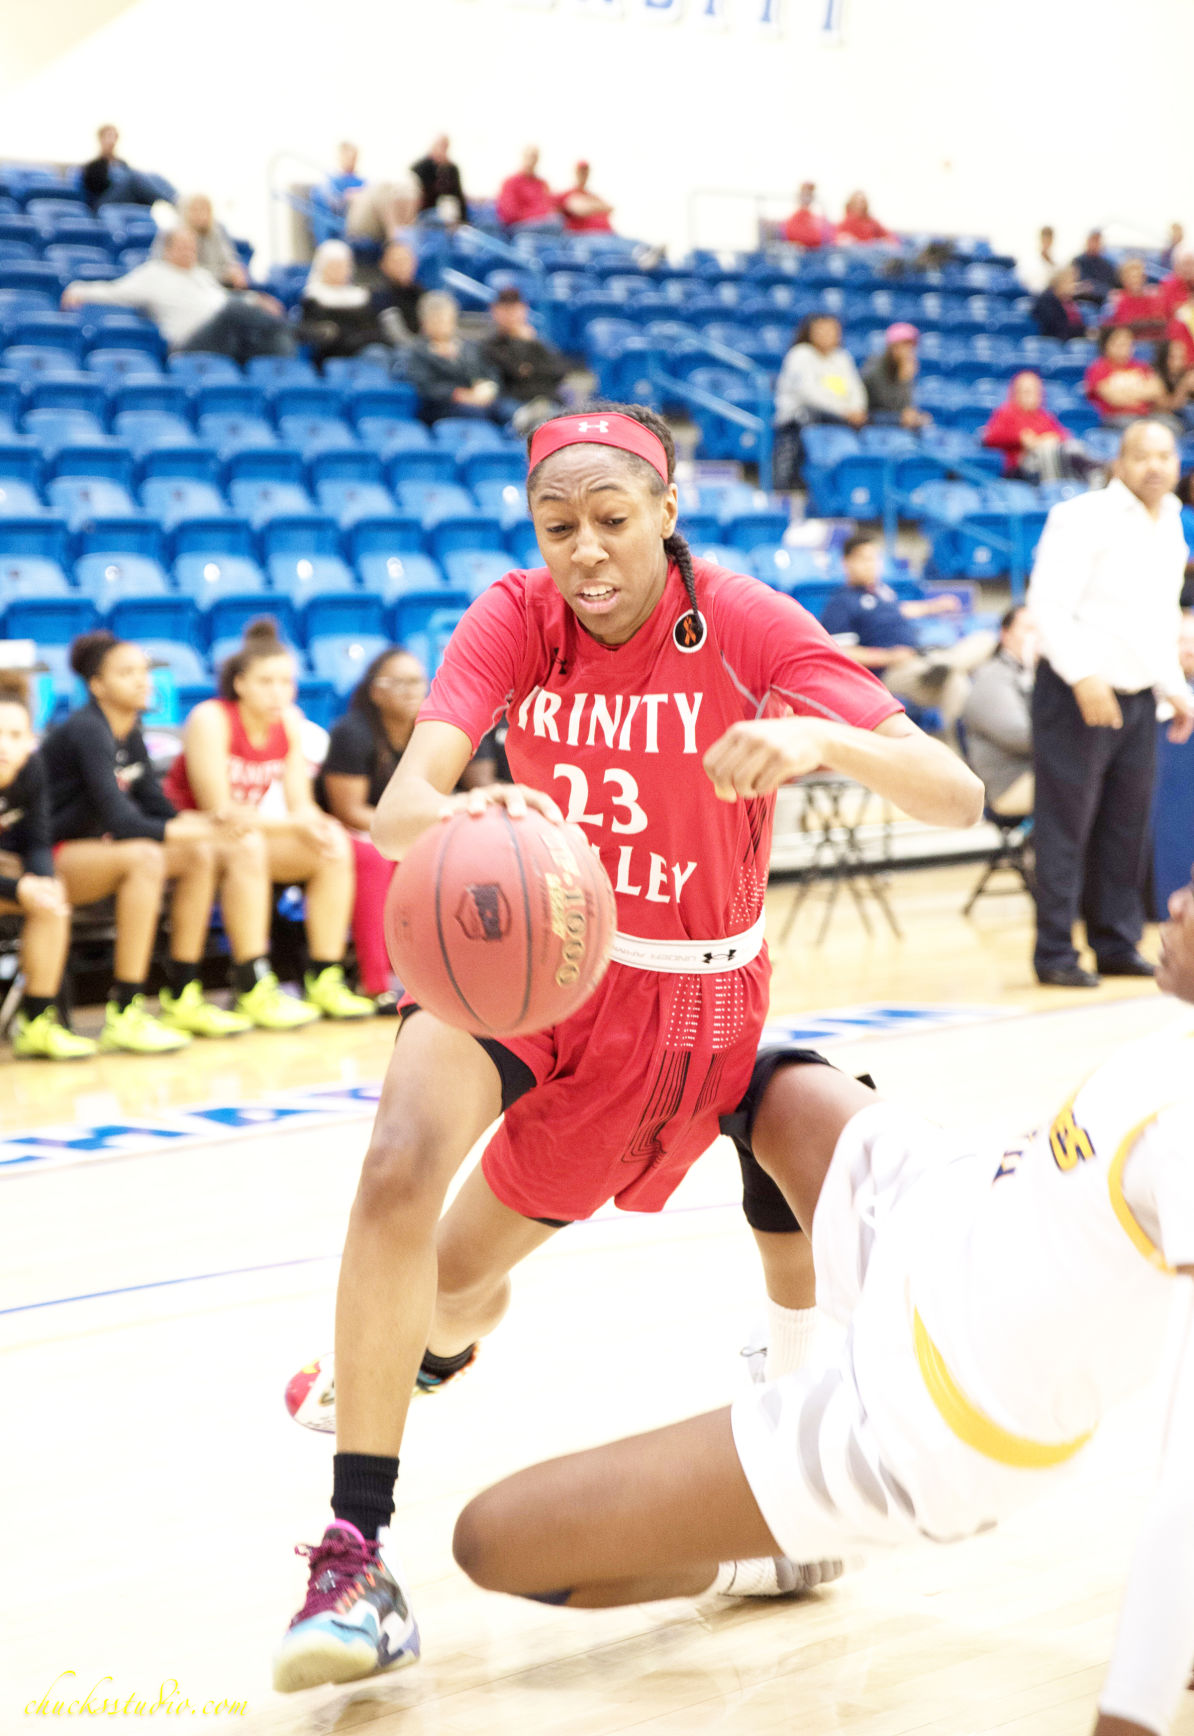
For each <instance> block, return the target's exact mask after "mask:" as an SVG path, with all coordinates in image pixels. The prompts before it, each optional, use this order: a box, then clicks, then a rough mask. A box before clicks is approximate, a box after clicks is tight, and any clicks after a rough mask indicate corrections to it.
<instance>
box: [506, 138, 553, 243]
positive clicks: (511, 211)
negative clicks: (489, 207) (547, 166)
mask: <svg viewBox="0 0 1194 1736" xmlns="http://www.w3.org/2000/svg"><path fill="white" fill-rule="evenodd" d="M538 166H539V152H538V150H537V149H536V147H535V146H534V145H530V146H528V147H527V149H526V150H525V151H524V152H523V154H522V168H521V169H520V170H519V171H518V173H517V174H516V175H509V176H507V178H506V179H505V180H504V181H503V182H502V185H501V189H500V191H499V193H498V196H497V214H498V221H499V222H500V223H505V224H506V225H507V226H508V227H509V226H510V225H513V224H515V223H542V222H544V221H545V219H547V218H548V217H554V216H555V215H556V211H557V206H556V198H555V194H554V193H553V192H552V190H551V188H550V187H549V186H548V185H547V182H546V181H544V180H543V179H542V178H541V176H539V175H537V174H536V173H535V170H536V169H537V168H538Z"/></svg>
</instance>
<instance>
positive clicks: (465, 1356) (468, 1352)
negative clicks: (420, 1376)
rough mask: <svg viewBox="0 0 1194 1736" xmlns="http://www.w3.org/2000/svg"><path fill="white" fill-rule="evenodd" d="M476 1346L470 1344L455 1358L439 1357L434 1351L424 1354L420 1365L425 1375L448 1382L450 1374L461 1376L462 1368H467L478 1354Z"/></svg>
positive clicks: (426, 1351)
mask: <svg viewBox="0 0 1194 1736" xmlns="http://www.w3.org/2000/svg"><path fill="white" fill-rule="evenodd" d="M476 1349H477V1347H476V1345H475V1344H468V1345H466V1346H465V1348H464V1349H463V1350H460V1351H457V1353H456V1355H455V1356H437V1355H436V1354H435V1352H434V1351H433V1350H425V1351H424V1352H423V1360H422V1362H421V1363H420V1364H419V1367H420V1368H421V1369H422V1371H423V1373H424V1374H433V1375H435V1377H436V1379H437V1380H447V1378H448V1376H449V1375H450V1374H459V1373H460V1371H461V1369H462V1368H467V1367H468V1365H469V1363H470V1362H471V1361H472V1360H473V1357H474V1355H475V1354H476Z"/></svg>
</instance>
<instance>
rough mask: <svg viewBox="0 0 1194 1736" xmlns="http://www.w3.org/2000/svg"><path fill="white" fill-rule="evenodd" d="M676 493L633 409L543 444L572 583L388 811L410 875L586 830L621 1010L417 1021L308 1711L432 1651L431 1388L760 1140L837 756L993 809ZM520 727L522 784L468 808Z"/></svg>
mask: <svg viewBox="0 0 1194 1736" xmlns="http://www.w3.org/2000/svg"><path fill="white" fill-rule="evenodd" d="M674 473H675V455H674V450H673V447H672V442H671V436H670V433H669V431H668V429H667V427H666V424H665V423H663V422H662V421H661V420H660V419H659V418H658V417H656V416H655V415H654V414H653V413H652V412H650V411H647V410H643V409H641V408H639V407H637V406H630V407H626V408H619V407H617V406H613V407H605V408H597V409H593V410H588V411H582V412H580V413H579V414H576V415H570V416H563V417H557V418H555V419H554V420H552V421H550V422H547V423H544V424H543V426H542V427H540V428H539V429H538V430H537V431H536V432H535V434H534V435H533V437H532V439H531V443H530V473H529V477H528V499H529V502H530V507H531V512H532V515H533V518H534V523H535V530H536V534H537V537H538V541H539V546H540V549H541V551H542V553H543V556H544V559H545V561H546V567H545V568H540V569H538V570H535V571H531V572H514V573H509V574H507V575H506V577H505V578H503V579H501V580H499V581H498V582H497V583H496V584H494V585H492V586H491V587H490V588H489V590H487V591H486V592H485V593H484V595H483V596H482V597H480V598H479V599H478V600H477V601H476V602H475V603H474V604H473V605H472V607H471V608H470V609H469V610H468V612H467V614H466V615H465V616H464V618H463V620H462V621H461V623H460V625H459V627H458V628H457V630H456V632H455V634H454V635H453V637H452V640H451V642H450V644H449V646H448V649H447V652H446V655H445V658H444V662H443V666H442V668H441V670H440V672H439V674H438V675H437V677H436V679H435V682H434V684H433V686H432V689H431V693H430V696H429V698H428V700H427V702H426V704H425V705H424V706H423V708H422V710H421V712H420V715H419V722H418V723H417V725H416V727H415V730H414V733H413V734H412V736H411V740H410V744H409V746H408V747H407V749H406V752H405V753H404V755H403V757H402V762H401V764H400V765H399V767H398V769H397V771H396V772H395V775H394V777H393V779H392V781H391V783H390V785H389V787H388V788H387V790H386V792H385V794H384V796H383V797H382V800H381V802H380V804H379V808H378V813H377V816H376V819H375V822H374V828H373V836H374V841H375V842H376V843H377V845H378V847H379V848H380V849H381V850H382V851H383V852H384V853H385V854H387V855H390V856H394V857H401V856H402V855H403V853H404V852H405V851H406V850H408V849H409V848H410V846H411V845H412V844H413V842H414V841H415V839H416V838H417V837H418V836H419V835H420V833H422V832H423V831H425V830H426V828H427V827H429V826H432V825H434V824H435V823H436V822H437V820H439V819H440V818H441V817H442V816H443V815H445V814H447V813H451V812H454V811H457V810H458V809H460V808H461V807H464V808H466V809H467V808H470V807H471V808H472V809H473V811H480V810H481V808H482V807H483V805H484V804H485V803H486V802H491V801H499V802H504V803H505V804H506V806H507V807H508V808H509V809H510V811H511V813H512V814H518V813H519V812H521V811H524V810H525V808H527V807H531V808H536V809H538V810H539V811H540V812H542V813H544V814H547V815H548V816H549V817H553V818H558V817H559V816H560V812H561V810H563V811H564V812H565V814H566V817H567V818H568V819H569V820H572V821H575V822H577V823H579V824H580V825H581V826H582V827H583V828H584V829H585V831H586V832H587V834H588V836H589V838H590V840H591V841H592V843H593V844H594V845H595V846H596V848H597V849H598V850H599V852H600V854H601V859H602V861H603V863H604V865H605V867H606V869H607V871H608V873H609V877H610V880H611V882H612V884H613V887H614V892H615V895H616V898H617V905H618V933H617V935H616V937H615V944H614V950H613V963H612V964H611V965H610V968H609V970H608V972H607V974H606V976H605V978H604V980H603V982H602V984H601V986H600V987H599V988H598V990H597V992H596V993H595V994H594V995H593V997H592V998H591V999H590V1000H589V1001H588V1002H587V1003H586V1005H585V1006H583V1007H582V1008H581V1009H580V1011H579V1012H578V1013H577V1014H575V1015H574V1016H573V1017H572V1018H570V1019H568V1020H567V1021H565V1022H564V1023H563V1024H561V1025H559V1026H556V1027H555V1028H554V1029H552V1030H549V1031H543V1032H540V1033H538V1034H537V1035H535V1036H531V1037H520V1038H508V1039H506V1040H505V1041H504V1042H495V1041H492V1040H488V1039H474V1038H472V1037H470V1036H467V1035H465V1034H464V1033H462V1032H460V1031H457V1030H455V1029H452V1028H451V1027H449V1026H446V1025H444V1024H442V1023H441V1022H439V1021H438V1020H437V1019H435V1018H433V1017H432V1016H431V1015H430V1014H429V1013H427V1012H425V1011H421V1010H410V1011H409V1012H408V1015H407V1017H406V1018H405V1020H404V1023H403V1025H402V1028H401V1030H400V1033H399V1038H398V1042H397V1044H396V1046H395V1050H394V1055H393V1059H392V1061H391V1063H390V1066H389V1069H388V1072H387V1075H386V1080H385V1085H384V1088H383V1091H382V1097H381V1102H380V1104H379V1106H378V1113H377V1119H376V1121H375V1124H374V1129H373V1135H372V1138H371V1141H370V1146H369V1151H368V1153H367V1155H366V1159H365V1164H364V1169H363V1172H362V1175H361V1181H360V1185H359V1189H358V1192H357V1197H356V1201H355V1203H354V1206H353V1210H352V1215H351V1218H350V1222H349V1228H348V1237H347V1242H346V1245H345V1250H344V1257H343V1262H342V1266H341V1274H340V1288H339V1295H338V1298H337V1308H336V1361H335V1399H336V1429H337V1452H336V1456H335V1462H334V1483H333V1496H332V1510H333V1513H334V1515H335V1518H334V1520H333V1522H332V1524H331V1525H329V1526H328V1528H327V1531H326V1533H325V1535H324V1537H323V1540H322V1541H321V1542H320V1543H319V1544H318V1545H316V1546H314V1547H312V1548H310V1549H309V1550H308V1551H307V1553H308V1554H309V1555H310V1558H311V1566H310V1583H309V1588H308V1593H307V1599H306V1601H305V1603H304V1604H303V1606H302V1608H301V1609H300V1610H299V1612H298V1614H297V1615H296V1616H295V1618H294V1621H293V1622H292V1624H291V1627H290V1629H289V1632H288V1633H287V1635H286V1637H285V1639H284V1640H283V1643H282V1647H281V1649H280V1651H279V1653H278V1657H277V1659H276V1663H275V1675H274V1680H275V1686H276V1687H277V1688H279V1689H280V1690H283V1691H286V1690H290V1689H295V1688H302V1687H309V1686H313V1685H315V1684H316V1683H319V1682H326V1681H347V1680H352V1679H355V1678H356V1677H359V1676H365V1675H370V1674H372V1673H373V1672H375V1671H377V1670H383V1669H390V1668H393V1667H395V1666H396V1665H398V1664H400V1663H406V1662H410V1661H411V1660H412V1659H413V1658H414V1657H416V1656H417V1655H418V1635H417V1629H416V1628H415V1624H414V1619H413V1616H412V1615H411V1613H410V1610H409V1607H408V1605H407V1603H406V1600H405V1598H404V1596H403V1593H402V1591H401V1588H400V1586H399V1585H398V1583H397V1581H396V1579H395V1577H394V1574H393V1569H392V1566H391V1565H387V1561H386V1556H385V1553H384V1549H385V1544H386V1541H387V1535H388V1534H387V1527H388V1525H389V1521H390V1518H391V1515H392V1513H393V1506H394V1495H393V1491H394V1483H395V1480H396V1477H397V1473H398V1457H397V1455H398V1450H399V1446H400V1443H401V1439H402V1433H403V1427H404V1424H405V1420H406V1411H407V1407H408V1404H409V1402H410V1395H411V1391H412V1388H413V1387H414V1385H415V1382H416V1378H418V1380H419V1382H420V1383H421V1384H434V1383H436V1382H442V1381H443V1380H445V1379H447V1378H450V1377H451V1376H452V1375H453V1374H454V1373H456V1372H458V1371H459V1370H460V1369H461V1368H463V1367H464V1366H465V1365H466V1364H467V1363H468V1362H469V1361H470V1360H471V1358H472V1356H473V1354H474V1352H475V1348H476V1343H477V1340H478V1339H479V1338H481V1337H482V1336H483V1335H484V1334H485V1333H487V1332H489V1331H491V1330H492V1329H493V1327H494V1326H495V1325H496V1324H497V1323H498V1321H499V1320H500V1319H501V1316H502V1314H503V1313H504V1311H505V1308H506V1304H507V1300H508V1295H509V1279H508V1273H509V1272H510V1270H511V1268H512V1267H513V1266H514V1265H516V1264H517V1262H518V1261H519V1260H521V1259H523V1258H524V1257H525V1256H526V1255H527V1254H529V1253H530V1252H531V1251H532V1250H533V1249H534V1248H536V1247H538V1246H540V1245H541V1244H542V1243H543V1242H544V1241H546V1240H547V1239H548V1237H550V1236H551V1235H552V1234H554V1232H555V1231H556V1230H557V1229H559V1228H561V1227H563V1226H564V1225H565V1224H567V1223H571V1222H573V1221H574V1220H576V1219H578V1218H586V1217H589V1216H590V1215H591V1214H592V1213H593V1212H595V1211H596V1210H597V1209H598V1208H599V1207H600V1206H601V1205H603V1204H604V1203H605V1202H606V1201H608V1200H610V1199H614V1200H616V1202H617V1204H618V1205H619V1206H621V1207H622V1208H623V1209H625V1210H630V1211H658V1210H659V1209H660V1208H661V1207H662V1206H663V1205H664V1203H665V1201H666V1200H667V1198H668V1196H669V1195H670V1194H671V1193H672V1191H673V1190H674V1188H675V1187H676V1186H677V1184H678V1183H679V1181H680V1179H681V1177H682V1176H683V1175H684V1173H685V1171H686V1170H687V1169H688V1168H689V1166H690V1165H691V1164H692V1163H693V1162H694V1161H695V1160H696V1159H697V1158H698V1157H699V1156H700V1154H701V1152H702V1151H704V1150H705V1149H706V1148H707V1147H708V1146H709V1144H710V1143H711V1142H712V1140H713V1139H714V1138H715V1136H716V1135H717V1133H718V1130H719V1120H720V1119H721V1118H731V1119H730V1121H729V1125H728V1128H727V1130H730V1131H736V1129H735V1128H734V1125H733V1122H732V1117H733V1112H734V1111H735V1110H736V1109H738V1107H739V1106H740V1105H741V1104H742V1101H743V1099H744V1096H745V1094H746V1093H747V1089H748V1086H749V1085H750V1083H751V1079H752V1069H753V1068H754V1063H755V1058H756V1052H757V1046H758V1041H759V1034H760V1031H761V1029H762V1025H763V1020H764V1017H765V1014H766V1011H767V990H768V981H769V975H770V971H769V966H768V962H767V954H766V949H765V947H764V943H763V899H764V892H765V889H766V884H767V870H768V862H769V858H770V849H771V829H772V819H773V813H774V805H775V804H774V796H775V791H776V790H777V789H778V787H779V786H780V785H781V784H782V783H784V782H786V781H787V780H788V779H790V778H792V777H795V776H799V775H800V774H802V773H806V772H809V771H812V770H814V769H816V768H817V767H819V766H829V767H831V768H833V769H834V770H836V771H839V772H841V773H843V774H845V775H847V776H849V777H852V778H856V779H857V780H858V781H859V782H861V783H863V784H866V785H867V786H868V787H870V788H871V789H873V790H876V791H878V792H879V793H880V794H881V795H883V796H886V797H888V798H890V799H891V800H892V801H894V802H895V803H896V804H897V805H898V806H899V807H900V808H902V809H903V810H904V811H905V812H906V813H910V814H913V815H916V816H917V817H919V818H922V819H924V820H927V821H930V822H935V823H938V824H945V825H949V824H954V825H957V824H970V823H972V822H973V821H974V820H976V819H977V818H978V815H979V812H980V811H981V800H982V792H981V788H980V786H979V785H978V784H977V782H976V780H975V779H974V778H973V777H972V776H971V774H970V773H969V772H968V771H967V770H966V768H965V767H964V766H963V765H962V764H961V762H960V761H959V760H958V759H956V758H955V757H954V756H953V755H952V754H950V753H949V752H948V751H947V750H946V749H945V748H944V747H942V746H941V745H940V744H939V743H936V742H933V741H931V740H929V738H928V737H926V736H924V735H923V734H922V733H921V732H920V731H919V730H918V729H916V728H915V726H914V725H913V724H912V723H910V722H909V721H908V719H907V718H906V717H905V716H904V714H903V712H902V710H901V708H900V706H899V703H898V701H896V700H894V699H893V698H892V696H891V695H890V693H889V692H888V691H887V689H886V688H884V687H883V686H882V685H881V684H880V683H879V682H878V681H877V680H876V679H875V678H874V677H873V676H871V675H870V674H869V673H868V672H867V671H866V670H864V669H862V668H861V667H860V666H859V665H858V664H856V663H854V662H852V661H851V660H850V659H848V658H847V657H846V656H845V655H844V654H843V653H842V652H840V651H839V650H838V649H837V648H836V646H834V644H833V642H832V641H831V640H830V639H829V637H828V636H827V634H826V633H825V632H824V631H823V630H822V629H821V627H820V626H819V625H818V624H817V622H816V621H814V620H813V618H812V617H811V616H810V615H808V614H807V613H806V612H805V611H804V610H803V609H801V608H800V607H799V606H798V605H797V604H795V603H794V602H792V600H791V599H790V598H787V597H783V596H780V595H778V594H777V593H775V592H773V591H771V590H769V589H768V588H767V587H766V586H765V585H762V584H761V583H759V581H758V580H756V579H751V578H745V577H743V576H742V575H740V574H735V573H730V572H726V571H724V570H722V569H720V568H718V567H715V566H712V565H710V564H709V563H706V562H702V561H693V560H692V558H691V556H690V554H689V551H688V548H687V545H686V544H685V542H684V541H683V538H681V537H679V536H677V535H676V517H677V499H676V487H675V481H674ZM503 712H505V714H506V716H507V719H508V725H509V733H508V736H507V741H506V751H507V754H508V756H509V759H510V765H511V769H512V771H513V774H514V776H515V778H517V779H518V780H519V782H518V783H517V784H515V785H514V786H505V787H503V786H491V787H489V788H486V789H484V790H479V791H473V792H471V794H469V795H466V796H456V797H454V796H452V794H451V791H452V790H453V788H454V786H455V785H456V783H457V781H458V779H459V777H460V774H461V772H462V771H463V769H464V767H465V765H466V764H467V763H468V761H469V759H470V757H471V756H472V754H473V753H474V752H475V750H476V746H477V744H478V742H479V741H480V740H481V738H482V737H483V736H484V735H485V733H486V732H487V731H488V730H489V729H490V728H492V726H493V724H494V722H495V721H496V719H497V718H498V717H499V716H500V715H501V714H502V713H503ZM765 1072H766V1068H765V1069H764V1073H765ZM765 1083H766V1080H765V1078H764V1077H763V1076H762V1075H760V1076H759V1077H757V1078H756V1080H755V1087H756V1090H759V1089H761V1088H762V1086H763V1085H765ZM503 1112H504V1113H503ZM499 1115H501V1116H503V1119H502V1123H501V1125H500V1127H499V1128H498V1130H497V1132H496V1133H495V1134H494V1135H493V1137H492V1139H491V1140H490V1142H489V1144H488V1146H487V1148H486V1150H485V1154H484V1157H483V1159H482V1162H481V1163H480V1165H479V1166H478V1167H477V1168H476V1169H475V1170H474V1171H473V1172H472V1173H471V1174H470V1175H469V1176H468V1177H467V1179H466V1180H465V1182H464V1185H463V1187H462V1189H461V1191H460V1193H459V1194H458V1195H457V1197H456V1199H455V1200H454V1201H453V1204H452V1206H451V1208H450V1210H449V1211H448V1212H447V1213H446V1214H445V1215H444V1216H443V1219H442V1221H441V1219H440V1213H441V1209H442V1206H443V1200H444V1196H445V1192H446V1190H447V1187H448V1184H449V1182H450V1181H451V1179H452V1177H453V1175H454V1174H455V1172H456V1171H457V1169H458V1168H459V1167H460V1165H461V1163H462V1162H463V1161H464V1158H465V1156H466V1155H467V1153H468V1151H469V1150H470V1148H471V1147H472V1146H473V1145H474V1143H475V1142H476V1141H477V1140H478V1139H479V1138H480V1136H481V1134H482V1133H483V1132H484V1130H485V1129H486V1128H487V1127H488V1126H489V1125H490V1124H491V1123H492V1122H494V1121H495V1120H497V1118H498V1117H499ZM744 1156H745V1158H746V1159H747V1160H748V1162H749V1163H751V1164H753V1159H749V1153H748V1152H747V1153H745V1154H744ZM754 1168H755V1170H757V1165H756V1166H754ZM758 1180H759V1182H760V1183H766V1182H767V1178H766V1177H763V1176H762V1173H761V1172H758ZM767 1185H768V1186H770V1185H771V1184H770V1183H767ZM759 1191H760V1193H762V1192H765V1190H764V1189H760V1190H759ZM746 1193H747V1196H748V1198H747V1204H748V1214H747V1215H748V1218H749V1219H750V1221H751V1222H752V1225H753V1227H755V1228H756V1230H758V1231H759V1232H760V1233H759V1235H758V1240H759V1244H760V1248H761V1251H762V1252H763V1256H764V1267H765V1274H766V1277H767V1283H768V1291H769V1293H770V1294H771V1295H772V1297H773V1298H777V1299H778V1300H779V1301H781V1302H785V1301H786V1303H787V1307H788V1309H789V1311H790V1312H792V1313H793V1314H795V1313H796V1312H798V1311H801V1310H800V1307H799V1305H801V1304H802V1307H803V1309H807V1308H809V1307H810V1306H811V1303H812V1300H813V1291H812V1282H811V1267H810V1265H809V1262H808V1259H807V1255H806V1254H804V1253H803V1252H802V1251H801V1249H800V1246H799V1244H800V1238H798V1237H795V1236H792V1235H789V1234H778V1235H776V1234H771V1233H770V1230H769V1227H768V1225H769V1222H770V1220H769V1219H768V1217H767V1215H766V1211H765V1210H763V1211H760V1212H755V1213H754V1214H753V1215H752V1212H751V1209H750V1205H749V1202H750V1196H751V1194H752V1187H751V1182H750V1179H749V1175H748V1180H747V1186H746ZM780 1204H781V1206H782V1205H783V1201H782V1199H780ZM786 1210H787V1208H786V1206H784V1211H785V1212H786ZM759 1220H761V1222H760V1221H759ZM793 1225H794V1220H792V1219H791V1217H790V1214H788V1222H787V1223H786V1224H782V1225H781V1226H779V1227H780V1228H781V1229H783V1230H786V1229H788V1228H790V1227H793ZM379 1534H380V1535H379ZM759 1589H762V1587H761V1586H760V1587H759ZM771 1589H772V1590H775V1589H777V1585H776V1574H775V1571H774V1569H773V1570H772V1573H771Z"/></svg>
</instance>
